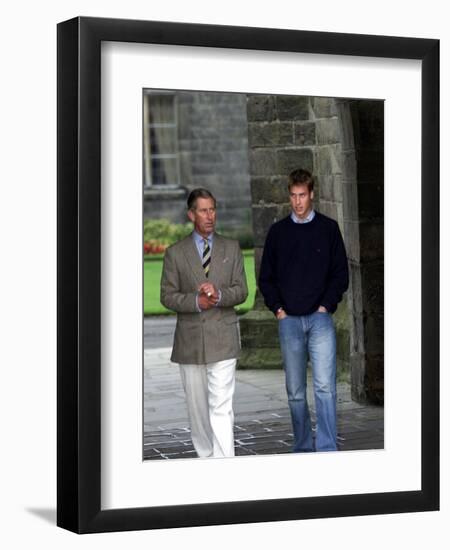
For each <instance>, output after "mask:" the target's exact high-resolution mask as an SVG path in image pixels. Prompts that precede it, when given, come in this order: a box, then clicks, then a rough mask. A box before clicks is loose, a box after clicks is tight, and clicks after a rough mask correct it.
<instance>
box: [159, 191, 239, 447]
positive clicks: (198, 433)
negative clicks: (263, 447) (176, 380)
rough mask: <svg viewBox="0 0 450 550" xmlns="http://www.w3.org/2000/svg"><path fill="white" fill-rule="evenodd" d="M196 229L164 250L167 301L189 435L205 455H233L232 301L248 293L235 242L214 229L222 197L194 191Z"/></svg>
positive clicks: (235, 348) (235, 339) (191, 212)
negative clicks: (173, 314)
mask: <svg viewBox="0 0 450 550" xmlns="http://www.w3.org/2000/svg"><path fill="white" fill-rule="evenodd" d="M188 217H189V219H190V220H191V222H192V223H193V224H194V230H193V232H192V233H191V234H190V235H189V236H187V237H186V238H184V239H182V240H181V241H179V242H177V243H176V244H174V245H172V246H170V247H169V248H168V249H167V250H166V254H165V257H164V267H163V273H162V278H161V303H162V304H164V305H165V306H166V307H167V308H169V309H171V310H173V311H176V312H177V325H176V329H175V337H174V345H173V351H172V356H171V360H172V361H174V362H176V363H179V365H180V373H181V379H182V382H183V386H184V390H185V395H186V403H187V410H188V415H189V421H190V426H191V437H192V443H193V445H194V448H195V450H196V452H197V454H198V456H199V457H226V456H234V437H233V423H234V415H233V406H232V401H233V394H234V385H235V384H234V382H235V368H236V361H237V357H238V354H239V349H240V342H239V327H238V319H237V316H236V313H235V311H234V307H233V306H235V305H237V304H240V303H242V302H244V301H245V299H246V298H247V294H248V291H247V282H246V277H245V271H244V262H243V257H242V253H241V251H240V248H239V243H238V242H237V241H234V240H231V239H227V238H225V237H222V236H221V235H219V234H217V233H215V232H214V229H215V224H216V199H215V198H214V197H213V195H212V194H211V193H210V192H209V191H208V190H206V189H201V188H199V189H194V190H193V191H192V192H191V193H190V195H189V197H188Z"/></svg>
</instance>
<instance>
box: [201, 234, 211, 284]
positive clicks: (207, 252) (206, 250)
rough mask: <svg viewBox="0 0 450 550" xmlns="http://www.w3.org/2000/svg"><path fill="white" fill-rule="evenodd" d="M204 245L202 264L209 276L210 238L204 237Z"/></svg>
mask: <svg viewBox="0 0 450 550" xmlns="http://www.w3.org/2000/svg"><path fill="white" fill-rule="evenodd" d="M203 245H204V246H203V258H202V265H203V270H204V272H205V275H206V276H207V277H208V273H209V264H210V263H211V249H210V248H209V243H208V239H203Z"/></svg>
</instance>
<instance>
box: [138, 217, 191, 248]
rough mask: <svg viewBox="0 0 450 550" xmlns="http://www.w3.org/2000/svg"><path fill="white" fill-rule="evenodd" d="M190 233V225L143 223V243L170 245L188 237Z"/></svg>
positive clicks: (150, 221) (162, 220)
mask: <svg viewBox="0 0 450 550" xmlns="http://www.w3.org/2000/svg"><path fill="white" fill-rule="evenodd" d="M191 231H192V224H191V223H189V222H187V223H184V224H183V223H171V222H170V221H169V220H166V219H161V220H145V221H144V243H145V242H157V243H160V244H165V245H171V244H173V243H175V242H177V241H179V240H180V239H182V238H184V237H186V236H187V235H189V233H190V232H191Z"/></svg>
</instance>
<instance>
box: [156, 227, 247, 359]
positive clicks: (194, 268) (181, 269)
mask: <svg viewBox="0 0 450 550" xmlns="http://www.w3.org/2000/svg"><path fill="white" fill-rule="evenodd" d="M204 282H210V283H213V284H214V285H215V287H216V288H217V289H220V291H221V293H222V298H221V301H220V303H219V305H218V306H216V307H212V308H210V309H207V310H204V311H201V312H199V311H198V310H197V307H196V295H197V291H198V287H199V286H200V285H201V284H202V283H204ZM247 295H248V290H247V281H246V277H245V270H244V259H243V256H242V252H241V250H240V248H239V243H238V242H237V241H235V240H232V239H227V238H225V237H222V236H221V235H218V234H217V233H214V240H213V246H212V251H211V264H210V268H209V274H208V278H206V276H205V273H204V271H203V267H202V262H201V259H200V256H199V253H198V251H197V247H196V245H195V242H194V238H193V235H192V233H191V234H190V235H188V236H187V237H185V238H184V239H182V240H181V241H179V242H177V243H175V244H174V245H172V246H170V247H169V248H168V249H167V250H166V253H165V255H164V266H163V272H162V277H161V303H162V304H163V305H164V306H165V307H167V308H168V309H171V310H173V311H176V312H177V324H176V328H175V337H174V343H173V350H172V356H171V360H172V361H174V362H176V363H181V364H194V365H204V364H206V363H213V362H216V361H223V360H225V359H231V358H235V357H238V355H239V350H240V341H239V328H238V324H237V323H238V319H237V316H236V312H235V311H234V307H233V306H235V305H237V304H240V303H242V302H244V301H245V299H246V298H247Z"/></svg>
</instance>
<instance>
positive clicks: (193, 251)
mask: <svg viewBox="0 0 450 550" xmlns="http://www.w3.org/2000/svg"><path fill="white" fill-rule="evenodd" d="M213 251H214V247H213ZM183 253H184V256H185V258H186V260H187V262H188V264H189V266H190V268H191V269H192V272H193V273H194V277H195V279H196V281H197V283H199V284H200V283H203V282H204V281H206V277H205V272H204V271H203V266H202V261H201V260H200V256H199V254H198V250H197V247H196V246H195V242H194V237H193V235H192V233H191V234H190V235H188V236H187V237H186V239H185V242H184V246H183Z"/></svg>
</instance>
